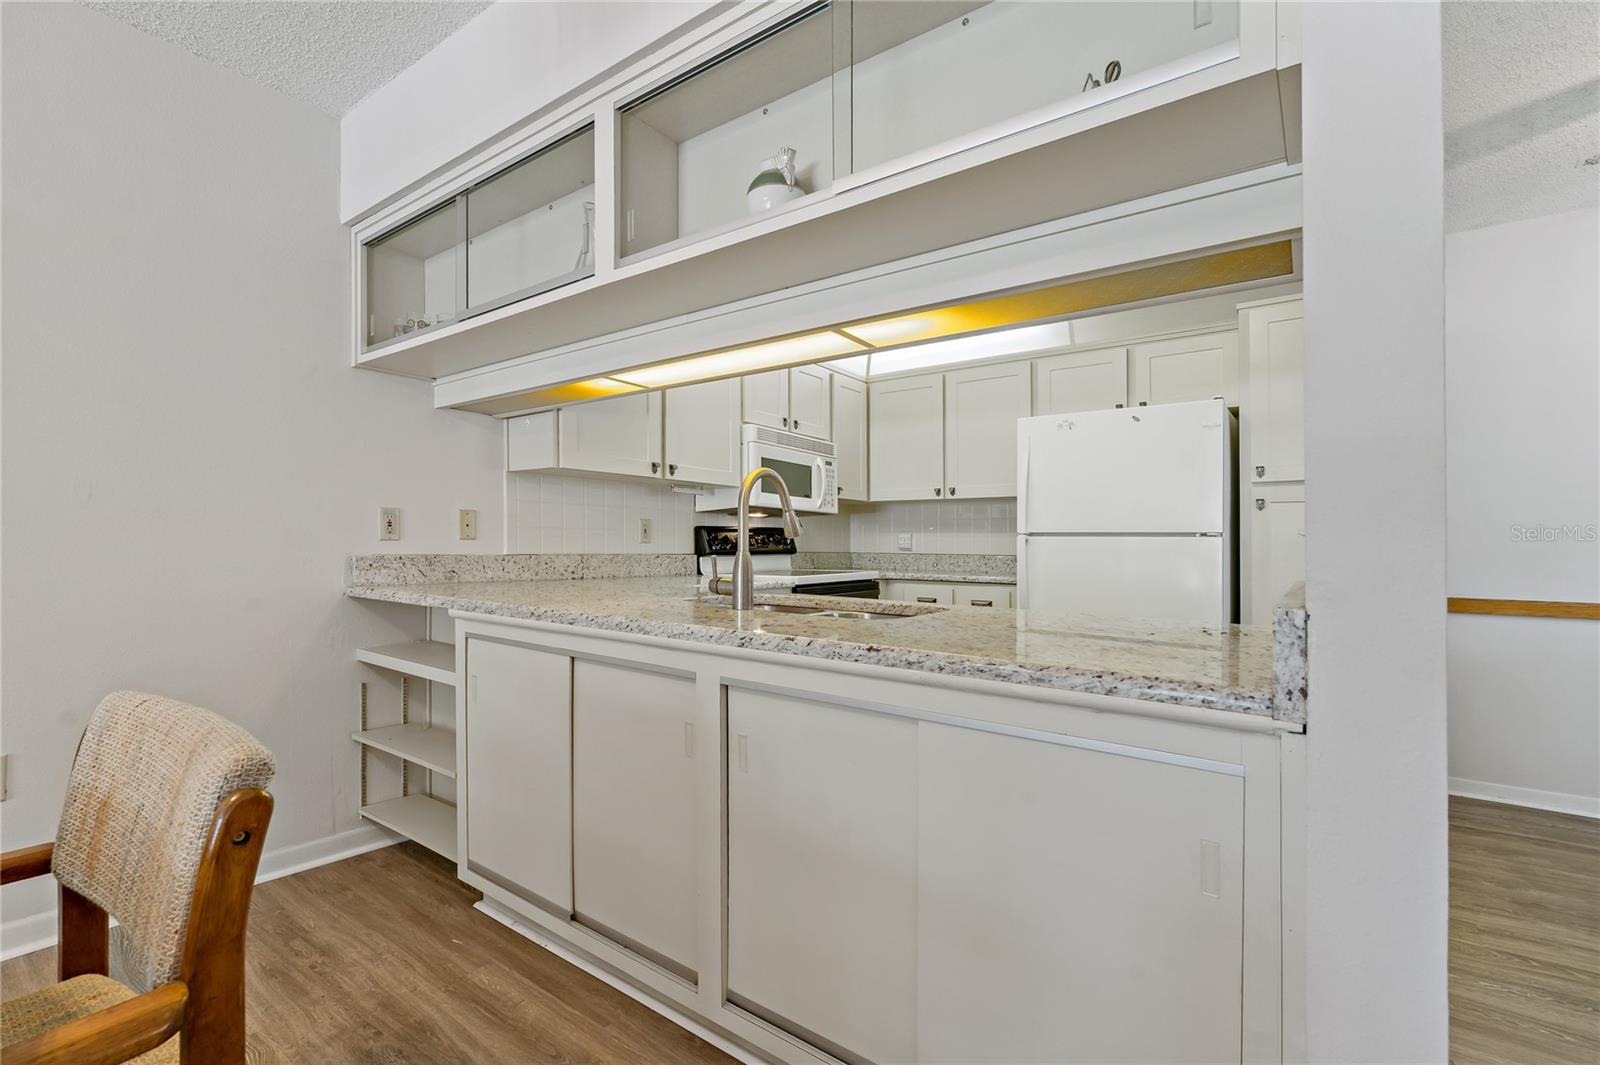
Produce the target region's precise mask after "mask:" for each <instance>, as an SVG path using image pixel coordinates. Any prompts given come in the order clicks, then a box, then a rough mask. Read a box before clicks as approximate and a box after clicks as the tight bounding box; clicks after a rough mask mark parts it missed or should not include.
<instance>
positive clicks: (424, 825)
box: [350, 640, 456, 860]
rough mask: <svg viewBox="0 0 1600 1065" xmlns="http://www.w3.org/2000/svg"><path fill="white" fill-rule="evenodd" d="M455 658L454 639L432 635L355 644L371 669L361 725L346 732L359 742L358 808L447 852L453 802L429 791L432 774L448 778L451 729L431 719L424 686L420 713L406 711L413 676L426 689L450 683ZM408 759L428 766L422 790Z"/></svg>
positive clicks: (452, 765) (452, 757)
mask: <svg viewBox="0 0 1600 1065" xmlns="http://www.w3.org/2000/svg"><path fill="white" fill-rule="evenodd" d="M455 659H456V649H455V647H454V646H453V645H451V644H448V643H444V642H442V641H439V640H412V641H408V642H405V643H394V644H384V645H381V646H377V647H364V648H361V649H359V650H357V651H356V660H357V661H358V662H361V663H363V664H365V665H367V666H370V667H373V671H372V672H369V673H368V674H367V678H366V679H365V680H363V681H362V683H361V728H359V729H357V730H356V731H354V732H352V733H351V734H350V738H351V739H352V740H354V741H355V742H356V743H358V744H360V746H361V807H360V813H361V816H362V817H364V818H366V819H367V820H369V821H371V822H373V823H374V824H378V825H381V826H383V827H384V828H387V829H389V830H390V831H392V832H398V833H400V834H401V835H402V836H405V837H406V838H407V839H410V840H413V841H415V842H417V843H420V844H421V845H422V846H424V847H427V848H428V849H429V850H431V851H434V852H435V853H437V854H441V855H443V856H444V857H446V858H449V859H451V860H454V859H455V856H456V808H455V806H454V804H453V803H451V802H449V801H447V800H446V799H444V798H441V797H439V796H437V795H435V794H432V792H433V781H432V777H433V776H435V775H437V776H439V777H443V778H444V779H446V780H451V781H453V780H454V779H455V776H456V745H455V733H454V731H453V730H451V729H448V728H438V727H436V726H435V725H434V722H433V705H432V695H431V692H428V694H427V698H426V699H425V700H424V706H425V707H426V718H425V720H422V721H413V720H411V714H412V682H413V681H419V680H420V681H424V682H428V683H425V684H424V689H425V690H426V689H428V688H431V685H432V684H442V685H448V686H450V687H452V688H453V687H454V686H455V683H456V672H455ZM396 718H398V720H395V719H396ZM372 755H377V757H376V758H371V757H370V756H372ZM412 767H416V768H418V769H422V770H425V771H427V773H428V774H429V781H428V786H427V788H426V790H425V791H413V790H412V788H413V774H412V772H411V769H412ZM396 791H398V792H399V794H398V795H395V794H394V792H396ZM376 795H383V796H384V797H382V798H378V797H375V796H376Z"/></svg>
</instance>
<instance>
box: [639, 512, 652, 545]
mask: <svg viewBox="0 0 1600 1065" xmlns="http://www.w3.org/2000/svg"><path fill="white" fill-rule="evenodd" d="M639 542H640V543H641V544H647V543H649V542H650V519H649V518H640V519H639Z"/></svg>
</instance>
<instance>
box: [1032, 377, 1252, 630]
mask: <svg viewBox="0 0 1600 1065" xmlns="http://www.w3.org/2000/svg"><path fill="white" fill-rule="evenodd" d="M1237 438H1238V426H1237V423H1236V421H1235V419H1234V417H1233V414H1232V412H1230V411H1229V410H1228V408H1227V406H1226V405H1225V404H1224V403H1223V401H1222V400H1220V399H1208V400H1200V401H1197V402H1193V403H1166V404H1162V405H1161V406H1157V407H1118V408H1116V409H1115V410H1099V411H1086V412H1082V413H1077V414H1051V415H1047V416H1045V417H1042V418H1024V419H1022V420H1020V421H1018V422H1017V606H1018V607H1019V608H1020V609H1027V610H1081V611H1087V612H1090V613H1095V614H1105V615H1109V616H1113V617H1131V618H1160V619H1165V620H1170V621H1188V622H1199V623H1202V624H1207V625H1226V624H1228V623H1229V622H1230V621H1232V619H1233V604H1234V594H1233V585H1234V558H1233V556H1234V503H1233V467H1234V451H1235V447H1236V441H1237Z"/></svg>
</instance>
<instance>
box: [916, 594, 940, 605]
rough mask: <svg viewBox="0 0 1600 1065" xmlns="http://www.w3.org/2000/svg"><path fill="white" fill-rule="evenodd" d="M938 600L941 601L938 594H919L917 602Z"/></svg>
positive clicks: (935, 601)
mask: <svg viewBox="0 0 1600 1065" xmlns="http://www.w3.org/2000/svg"><path fill="white" fill-rule="evenodd" d="M938 601H939V599H938V597H937V596H932V595H919V596H917V602H919V603H937V602H938Z"/></svg>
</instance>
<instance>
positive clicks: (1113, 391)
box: [1033, 348, 1128, 414]
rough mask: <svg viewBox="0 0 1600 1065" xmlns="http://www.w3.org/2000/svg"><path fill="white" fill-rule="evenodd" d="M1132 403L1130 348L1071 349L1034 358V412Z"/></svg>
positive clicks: (1075, 410) (1063, 412) (1060, 412)
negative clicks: (1129, 384)
mask: <svg viewBox="0 0 1600 1065" xmlns="http://www.w3.org/2000/svg"><path fill="white" fill-rule="evenodd" d="M1127 405H1128V349H1127V348H1099V349H1097V350H1094V351H1069V352H1067V353H1066V354H1064V355H1051V356H1050V357H1049V358H1044V359H1035V360H1034V361H1033V413H1034V414H1072V413H1075V412H1077V411H1081V410H1109V409H1111V408H1113V407H1125V406H1127Z"/></svg>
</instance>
